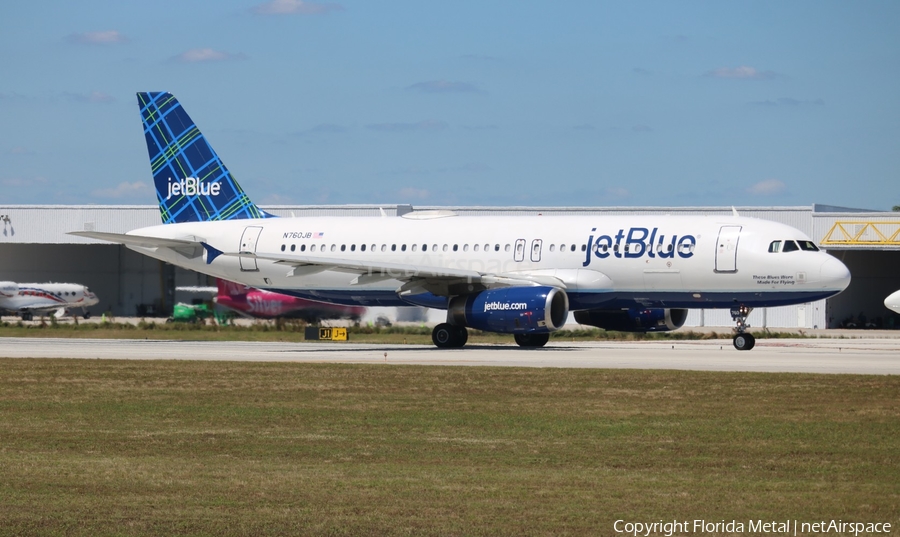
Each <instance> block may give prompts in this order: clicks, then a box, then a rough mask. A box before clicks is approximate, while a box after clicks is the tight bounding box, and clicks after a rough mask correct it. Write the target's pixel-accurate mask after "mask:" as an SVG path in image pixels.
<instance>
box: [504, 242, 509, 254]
mask: <svg viewBox="0 0 900 537" xmlns="http://www.w3.org/2000/svg"><path fill="white" fill-rule="evenodd" d="M503 251H504V252H508V251H509V245H508V244H507V245H506V246H505V247H504V248H503Z"/></svg>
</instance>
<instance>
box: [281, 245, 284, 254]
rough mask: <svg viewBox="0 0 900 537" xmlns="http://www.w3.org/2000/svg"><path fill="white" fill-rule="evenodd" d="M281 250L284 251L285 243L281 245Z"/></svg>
mask: <svg viewBox="0 0 900 537" xmlns="http://www.w3.org/2000/svg"><path fill="white" fill-rule="evenodd" d="M281 251H282V252H283V251H284V245H283V244H282V245H281Z"/></svg>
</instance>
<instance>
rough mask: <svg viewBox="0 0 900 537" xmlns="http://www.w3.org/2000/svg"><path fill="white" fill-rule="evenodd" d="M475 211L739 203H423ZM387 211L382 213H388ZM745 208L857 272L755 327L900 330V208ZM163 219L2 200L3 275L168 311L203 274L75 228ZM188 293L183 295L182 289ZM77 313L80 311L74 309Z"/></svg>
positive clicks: (114, 307)
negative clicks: (850, 323) (832, 293)
mask: <svg viewBox="0 0 900 537" xmlns="http://www.w3.org/2000/svg"><path fill="white" fill-rule="evenodd" d="M263 208H264V209H265V210H267V211H269V212H271V213H273V214H276V215H279V216H290V215H292V214H293V215H295V216H374V217H377V216H380V215H382V214H386V215H387V216H388V217H402V216H403V215H405V214H407V213H410V212H413V208H412V207H411V206H409V205H399V206H391V207H386V206H385V207H382V206H378V205H340V206H308V205H302V206H268V207H263ZM415 210H416V211H422V210H442V211H452V212H454V213H456V214H458V215H460V216H470V215H535V214H542V215H626V214H631V215H650V214H671V215H676V214H679V215H721V216H727V215H731V214H732V208H731V207H600V208H594V207H566V208H560V207H548V208H537V207H417V208H416V209H415ZM382 211H383V212H382ZM737 211H738V213H739V214H740V215H741V216H750V217H755V218H761V219H765V220H773V221H775V222H781V223H784V224H788V225H790V226H793V227H795V228H797V229H800V230H801V231H803V232H804V233H806V234H807V235H809V236H810V237H811V238H812V239H813V240H814V241H816V243H817V244H818V245H819V246H820V247H821V248H823V249H825V250H828V251H830V252H831V253H832V254H833V255H835V256H836V257H838V258H839V259H841V260H842V261H843V262H844V263H845V264H846V265H847V267H848V268H849V269H850V273H851V274H852V276H853V280H852V282H851V284H850V287H849V288H848V289H847V290H846V291H845V292H843V293H841V294H840V295H838V296H836V297H833V298H831V299H828V300H821V301H818V302H812V303H809V304H801V305H797V306H786V307H780V308H758V309H756V310H754V311H753V313H752V314H751V315H750V318H749V323H750V325H751V326H753V327H769V328H839V327H841V326H843V324H844V322H845V321H846V320H847V319H850V318H852V319H854V320H855V321H856V322H858V321H859V317H860V314H863V315H865V317H866V319H867V320H868V321H870V322H874V323H876V325H877V326H878V327H884V328H900V316H894V315H893V314H892V312H890V311H889V310H888V309H887V308H885V307H884V303H883V301H884V298H885V297H887V296H888V295H889V294H891V293H893V292H894V291H896V290H898V289H900V270H898V267H900V213H896V212H893V213H892V212H877V211H867V210H859V209H848V208H842V207H833V206H824V205H812V206H808V207H738V208H737ZM159 223H160V219H159V208H158V207H157V206H155V205H120V206H115V205H84V206H67V205H14V206H6V207H2V206H0V224H2V226H3V233H2V235H0V280H4V281H15V282H36V283H41V282H54V281H55V282H72V283H81V284H85V285H87V286H88V287H90V288H91V290H92V291H94V292H95V293H96V294H97V296H98V297H99V298H100V304H98V305H97V306H94V307H93V308H92V309H93V310H94V311H93V313H97V314H99V313H100V312H109V313H111V314H112V315H116V316H135V315H137V316H147V317H153V316H167V315H168V314H169V313H170V312H171V309H172V306H173V305H174V304H175V303H176V302H181V301H183V302H190V300H191V299H192V298H195V297H192V296H190V295H188V294H183V293H181V292H176V287H181V286H209V285H212V284H213V283H212V282H211V281H210V280H209V279H208V278H207V277H206V276H204V275H202V274H199V273H195V272H192V271H188V270H184V269H181V268H178V267H174V266H172V265H168V264H166V263H163V262H161V261H158V260H155V259H151V258H149V257H147V256H144V255H141V254H138V253H137V252H133V251H131V250H128V249H127V248H125V247H124V246H121V245H116V244H109V243H104V242H101V241H97V240H92V239H86V238H81V237H74V236H72V235H67V232H69V231H78V230H85V231H108V232H113V233H124V232H127V231H130V230H132V229H136V228H140V227H146V226H153V225H157V224H159ZM182 295H184V296H182ZM76 313H78V312H77V311H76ZM685 325H686V326H696V327H699V326H706V327H732V326H734V323H733V321H732V320H731V317H730V315H729V313H728V311H727V310H692V311H691V313H690V315H689V316H688V318H687V322H686V324H685Z"/></svg>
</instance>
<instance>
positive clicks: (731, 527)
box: [613, 519, 891, 537]
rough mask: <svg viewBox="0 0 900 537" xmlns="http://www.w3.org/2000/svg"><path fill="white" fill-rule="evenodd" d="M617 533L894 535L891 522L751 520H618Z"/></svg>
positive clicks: (666, 534)
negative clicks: (745, 521)
mask: <svg viewBox="0 0 900 537" xmlns="http://www.w3.org/2000/svg"><path fill="white" fill-rule="evenodd" d="M613 530H615V532H616V533H623V534H625V535H631V536H633V537H637V536H639V535H640V536H643V537H649V536H650V535H664V536H665V537H672V535H675V534H676V533H678V534H693V533H713V534H717V535H721V534H723V533H729V534H734V533H738V534H740V533H744V532H748V533H752V534H760V533H762V534H768V533H772V534H781V535H794V536H796V535H809V534H810V533H814V534H820V533H834V534H837V535H853V536H854V537H858V536H859V535H860V534H873V533H891V523H890V522H844V521H843V520H821V521H814V522H801V521H798V520H790V519H787V520H748V521H747V523H744V522H740V521H737V520H731V521H725V520H721V521H718V522H715V521H710V520H693V521H689V520H672V521H666V522H664V521H662V520H660V521H659V522H628V521H625V520H616V521H615V523H614V524H613Z"/></svg>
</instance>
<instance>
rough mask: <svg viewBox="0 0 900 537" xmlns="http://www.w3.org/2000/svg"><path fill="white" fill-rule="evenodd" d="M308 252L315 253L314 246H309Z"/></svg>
mask: <svg viewBox="0 0 900 537" xmlns="http://www.w3.org/2000/svg"><path fill="white" fill-rule="evenodd" d="M309 251H310V252H315V251H316V245H315V244H313V245H312V246H310V247H309Z"/></svg>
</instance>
